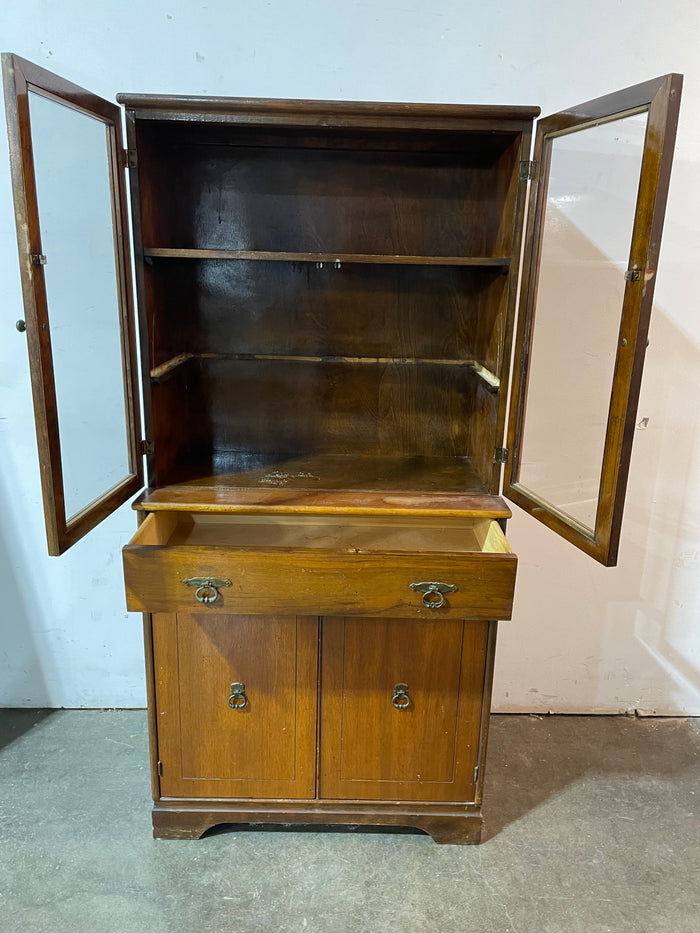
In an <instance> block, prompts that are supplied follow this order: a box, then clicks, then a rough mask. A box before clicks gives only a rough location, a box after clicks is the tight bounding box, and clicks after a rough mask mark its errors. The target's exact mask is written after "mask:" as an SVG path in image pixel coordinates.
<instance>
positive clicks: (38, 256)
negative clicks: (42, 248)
mask: <svg viewBox="0 0 700 933" xmlns="http://www.w3.org/2000/svg"><path fill="white" fill-rule="evenodd" d="M29 258H30V259H31V261H32V265H33V266H45V265H46V256H44V254H43V253H32V254H31V255H30V257H29Z"/></svg>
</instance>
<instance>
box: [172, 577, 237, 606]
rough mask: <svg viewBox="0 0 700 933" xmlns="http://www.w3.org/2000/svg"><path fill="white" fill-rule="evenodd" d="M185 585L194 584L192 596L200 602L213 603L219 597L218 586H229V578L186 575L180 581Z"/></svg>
mask: <svg viewBox="0 0 700 933" xmlns="http://www.w3.org/2000/svg"><path fill="white" fill-rule="evenodd" d="M182 582H183V583H184V584H185V586H196V587H197V589H196V590H195V594H194V598H195V599H196V600H197V602H200V603H213V602H216V600H217V599H218V598H219V595H220V594H219V587H221V586H231V585H232V584H231V581H230V580H217V579H216V577H188V578H187V580H183V581H182Z"/></svg>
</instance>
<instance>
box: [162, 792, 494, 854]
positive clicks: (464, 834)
mask: <svg viewBox="0 0 700 933" xmlns="http://www.w3.org/2000/svg"><path fill="white" fill-rule="evenodd" d="M222 823H281V824H286V823H294V824H307V825H314V824H315V825H318V824H325V825H343V824H350V825H364V826H387V827H390V826H409V827H413V828H415V829H419V830H421V831H422V832H424V833H427V835H429V836H432V838H433V840H434V841H435V842H438V843H451V844H457V845H474V844H477V843H479V842H480V841H481V824H482V817H481V811H480V809H479V808H478V807H477V806H476V805H475V804H462V805H461V806H460V805H454V806H453V807H450V806H447V805H444V804H409V803H397V804H395V803H391V804H387V803H375V802H366V801H362V802H347V801H323V802H320V801H275V802H267V801H264V802H263V801H255V800H251V801H235V802H231V801H218V800H206V801H205V800H200V801H184V800H177V801H172V802H169V801H168V802H166V801H159V802H158V803H156V805H155V806H154V808H153V835H154V837H155V838H156V839H199V838H200V836H202V835H203V834H204V833H205V832H206V831H207V830H208V829H211V828H212V826H217V825H219V824H222Z"/></svg>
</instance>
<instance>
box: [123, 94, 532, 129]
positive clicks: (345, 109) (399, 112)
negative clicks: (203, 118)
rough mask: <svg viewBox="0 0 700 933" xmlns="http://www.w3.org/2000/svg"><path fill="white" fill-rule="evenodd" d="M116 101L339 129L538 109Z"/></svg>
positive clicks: (509, 116)
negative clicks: (348, 123) (378, 122)
mask: <svg viewBox="0 0 700 933" xmlns="http://www.w3.org/2000/svg"><path fill="white" fill-rule="evenodd" d="M117 100H118V102H119V103H120V104H123V105H124V106H125V107H126V108H127V109H128V110H135V111H138V112H139V113H145V114H148V115H149V116H151V115H154V114H156V113H163V114H165V113H168V114H183V115H194V114H201V113H208V114H219V115H229V116H231V117H234V118H235V117H239V118H244V117H249V118H250V117H254V116H255V115H258V114H259V115H264V116H265V117H266V118H267V119H268V120H269V119H270V118H271V117H275V116H277V117H278V118H284V117H289V118H290V120H293V121H294V122H297V123H298V122H299V120H300V119H304V118H306V119H310V120H312V121H313V122H319V121H322V122H321V125H324V124H327V125H333V124H340V125H343V124H344V123H345V121H348V120H350V121H353V122H354V121H356V120H357V121H363V122H364V121H367V120H381V121H384V120H386V121H388V122H392V123H393V122H395V121H397V120H398V121H399V122H400V121H402V120H411V121H415V120H418V121H422V120H428V121H437V122H440V123H442V122H446V123H448V124H449V123H453V122H454V123H456V124H461V123H464V124H471V123H472V122H473V121H489V120H494V121H499V122H501V121H504V120H506V121H511V120H512V121H515V122H518V123H522V122H523V121H526V120H532V119H534V118H535V117H537V116H538V115H539V113H540V108H539V107H511V106H500V105H491V104H424V103H421V104H415V103H399V102H394V103H388V102H380V101H354V100H340V101H339V100H275V99H270V98H249V97H186V96H178V95H171V94H165V95H154V94H118V95H117Z"/></svg>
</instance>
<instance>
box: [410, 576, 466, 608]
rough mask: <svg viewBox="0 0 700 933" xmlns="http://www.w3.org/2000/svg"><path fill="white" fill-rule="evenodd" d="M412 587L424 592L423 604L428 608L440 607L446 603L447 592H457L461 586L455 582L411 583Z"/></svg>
mask: <svg viewBox="0 0 700 933" xmlns="http://www.w3.org/2000/svg"><path fill="white" fill-rule="evenodd" d="M409 585H410V588H411V589H412V590H413V591H414V592H415V593H422V594H423V605H424V606H425V608H426V609H439V608H440V607H441V606H443V605H444V604H445V593H456V592H458V590H459V587H458V586H456V585H455V584H454V583H437V582H433V583H411V584H409Z"/></svg>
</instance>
